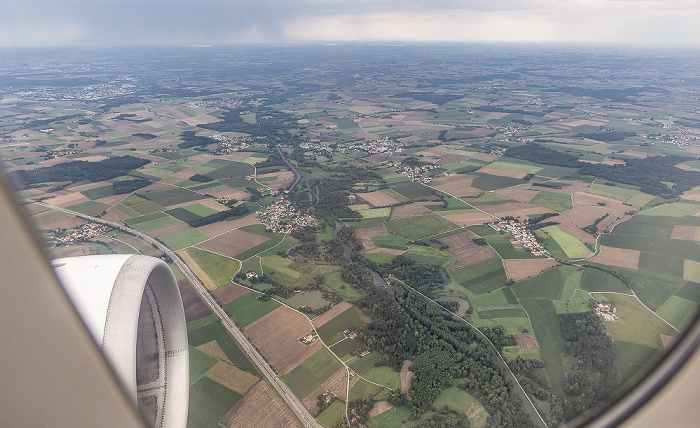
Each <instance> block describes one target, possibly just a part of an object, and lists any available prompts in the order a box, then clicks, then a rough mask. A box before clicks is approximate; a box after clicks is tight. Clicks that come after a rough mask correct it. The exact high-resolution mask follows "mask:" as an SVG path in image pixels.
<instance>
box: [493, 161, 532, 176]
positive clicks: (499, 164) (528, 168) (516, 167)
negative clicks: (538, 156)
mask: <svg viewBox="0 0 700 428" xmlns="http://www.w3.org/2000/svg"><path fill="white" fill-rule="evenodd" d="M488 167H489V168H493V169H505V170H507V171H518V172H524V173H526V174H536V173H538V172H540V171H541V170H542V168H541V167H539V166H534V165H525V164H520V163H511V162H503V161H496V162H493V163H490V164H489V165H488Z"/></svg>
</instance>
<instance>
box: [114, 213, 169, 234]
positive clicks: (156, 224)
mask: <svg viewBox="0 0 700 428" xmlns="http://www.w3.org/2000/svg"><path fill="white" fill-rule="evenodd" d="M155 214H160V213H155ZM151 215H153V214H151ZM144 217H146V216H144ZM142 218H143V217H142ZM126 222H128V220H127V221H125V223H126ZM181 223H182V222H181V221H180V220H178V219H176V218H173V217H170V216H169V215H166V216H163V217H160V218H157V219H155V220H149V221H142V222H139V223H137V224H134V225H133V226H131V227H132V228H133V229H136V230H138V231H139V232H144V233H145V232H152V231H154V230H158V229H162V228H164V227H168V226H174V225H176V224H181Z"/></svg>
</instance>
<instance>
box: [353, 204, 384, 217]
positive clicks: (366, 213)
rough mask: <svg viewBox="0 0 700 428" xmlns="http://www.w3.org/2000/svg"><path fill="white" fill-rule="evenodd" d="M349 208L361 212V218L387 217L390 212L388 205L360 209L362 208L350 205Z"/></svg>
mask: <svg viewBox="0 0 700 428" xmlns="http://www.w3.org/2000/svg"><path fill="white" fill-rule="evenodd" d="M350 208H352V209H354V210H355V211H357V212H359V213H360V214H362V218H377V217H382V218H388V217H389V214H391V208H389V207H385V208H365V209H362V208H355V207H353V206H350Z"/></svg>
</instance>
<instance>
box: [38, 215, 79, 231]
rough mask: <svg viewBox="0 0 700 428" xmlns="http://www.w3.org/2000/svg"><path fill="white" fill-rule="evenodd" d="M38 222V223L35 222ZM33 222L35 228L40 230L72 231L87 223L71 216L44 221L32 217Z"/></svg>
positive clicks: (61, 216)
mask: <svg viewBox="0 0 700 428" xmlns="http://www.w3.org/2000/svg"><path fill="white" fill-rule="evenodd" d="M37 220H38V221H37ZM34 221H35V222H37V227H38V228H40V229H59V228H66V229H73V228H75V227H78V226H82V225H84V224H86V223H87V221H85V220H83V219H82V218H78V217H74V216H72V215H68V214H63V215H60V216H57V217H50V218H47V219H46V220H41V218H39V219H37V218H36V217H34Z"/></svg>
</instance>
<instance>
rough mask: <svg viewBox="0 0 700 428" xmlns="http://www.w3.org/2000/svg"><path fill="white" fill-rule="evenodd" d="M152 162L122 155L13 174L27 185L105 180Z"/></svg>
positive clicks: (60, 164)
mask: <svg viewBox="0 0 700 428" xmlns="http://www.w3.org/2000/svg"><path fill="white" fill-rule="evenodd" d="M150 162H151V161H149V160H147V159H141V158H135V157H133V156H121V157H113V158H107V159H104V160H101V161H99V162H87V161H72V162H65V163H59V164H56V165H53V166H47V167H44V168H37V169H30V170H24V171H14V172H13V173H12V176H13V177H14V178H15V179H16V181H17V182H18V183H21V184H25V185H28V184H35V183H47V182H52V181H82V180H87V181H93V182H94V181H104V180H110V179H112V178H116V177H119V176H120V175H125V174H127V173H128V172H129V171H131V170H134V169H136V168H141V167H142V166H144V165H146V164H147V163H150Z"/></svg>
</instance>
